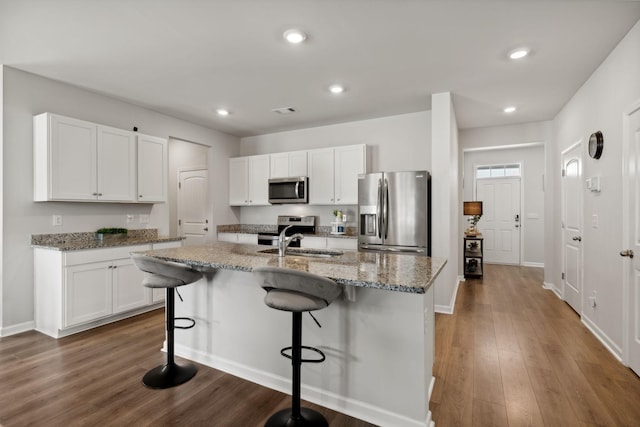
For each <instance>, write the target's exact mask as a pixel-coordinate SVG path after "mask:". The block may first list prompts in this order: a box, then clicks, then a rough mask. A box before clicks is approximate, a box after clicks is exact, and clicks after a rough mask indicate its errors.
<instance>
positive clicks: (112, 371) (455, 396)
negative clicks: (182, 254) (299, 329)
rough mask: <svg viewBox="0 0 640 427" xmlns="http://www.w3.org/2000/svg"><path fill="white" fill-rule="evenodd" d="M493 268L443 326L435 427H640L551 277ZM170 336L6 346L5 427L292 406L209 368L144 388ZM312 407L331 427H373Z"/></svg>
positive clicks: (128, 325) (122, 334) (0, 398)
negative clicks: (545, 285)
mask: <svg viewBox="0 0 640 427" xmlns="http://www.w3.org/2000/svg"><path fill="white" fill-rule="evenodd" d="M485 267H486V268H485V278H484V280H483V281H479V280H469V281H467V282H465V283H462V284H461V286H460V288H459V290H458V296H457V301H456V310H455V314H453V315H436V358H435V364H434V375H435V376H436V378H437V380H436V386H435V388H434V392H433V396H432V399H431V402H430V407H431V411H432V412H433V418H434V420H435V422H436V425H437V426H438V427H440V426H476V425H477V426H502V425H505V426H506V425H511V426H517V425H547V426H573V425H576V426H590V425H603V426H639V425H640V379H638V377H637V376H635V375H634V374H633V372H631V371H630V370H629V369H627V368H625V367H623V366H622V365H620V363H618V362H617V361H616V360H615V359H614V358H613V356H611V355H610V354H609V353H608V351H607V350H606V349H605V348H604V347H603V346H602V345H601V344H600V343H599V342H598V341H597V340H596V339H595V337H593V335H591V333H590V332H588V331H587V330H586V328H585V327H584V326H582V324H581V323H580V319H579V318H578V316H577V315H576V314H575V313H574V312H573V311H572V310H571V309H570V308H569V307H568V306H567V305H566V304H565V303H564V302H562V301H560V300H559V299H558V298H557V297H556V296H555V295H554V294H553V293H551V292H550V291H545V290H543V289H542V288H541V283H542V270H541V269H536V268H524V267H506V266H496V265H489V266H485ZM163 328H164V319H163V314H162V311H155V312H152V313H147V314H144V315H141V316H137V317H136V318H133V319H128V320H125V321H121V322H118V323H115V324H112V325H108V326H104V327H101V328H97V329H94V330H92V331H88V332H84V333H81V334H77V335H74V336H71V337H67V338H62V339H59V340H55V339H52V338H49V337H47V336H44V335H41V334H39V333H37V332H27V333H23V334H19V335H15V336H11V337H6V338H1V339H0V425H2V426H4V427H12V426H27V425H34V426H40V425H46V426H96V425H100V426H133V425H135V426H138V425H153V426H223V427H226V426H243V427H244V426H260V425H263V424H264V421H265V420H266V419H267V418H268V417H269V415H270V414H272V413H273V412H275V411H277V410H278V409H281V408H284V407H286V406H288V405H289V399H290V397H289V396H287V395H285V394H282V393H279V392H276V391H273V390H270V389H267V388H265V387H261V386H259V385H256V384H254V383H251V382H248V381H244V380H241V379H239V378H236V377H233V376H231V375H228V374H225V373H223V372H220V371H217V370H215V369H211V368H208V367H205V366H199V368H200V370H199V372H198V374H197V375H196V376H195V378H194V379H192V380H191V381H189V382H188V383H186V384H183V385H181V386H179V387H175V388H172V389H168V390H150V389H147V388H145V387H144V386H142V384H141V382H140V380H141V378H142V375H143V374H144V373H145V372H146V371H147V370H148V369H149V368H151V367H153V366H156V365H158V364H161V363H162V362H163V360H164V354H163V353H161V352H160V351H159V349H160V346H161V343H162V340H163V338H164V329H163ZM178 333H179V332H178ZM303 375H304V372H303ZM308 405H309V406H311V407H313V408H315V409H317V410H319V411H321V412H322V413H324V414H325V416H326V417H327V419H328V420H329V422H330V425H331V426H335V427H339V426H354V427H358V426H369V425H370V424H367V423H365V422H363V421H360V420H356V419H354V418H351V417H348V416H346V415H343V414H340V413H337V412H334V411H331V410H328V409H326V408H320V407H318V406H316V405H313V404H308Z"/></svg>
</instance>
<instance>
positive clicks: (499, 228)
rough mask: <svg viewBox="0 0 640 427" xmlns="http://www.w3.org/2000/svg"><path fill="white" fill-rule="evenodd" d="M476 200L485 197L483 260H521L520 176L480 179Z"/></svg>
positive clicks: (505, 262) (483, 203)
mask: <svg viewBox="0 0 640 427" xmlns="http://www.w3.org/2000/svg"><path fill="white" fill-rule="evenodd" d="M476 200H480V201H482V218H481V219H480V222H479V223H478V231H479V232H480V233H482V236H483V237H484V262H488V263H494V264H520V224H521V221H520V219H521V218H520V178H483V179H478V180H477V181H476Z"/></svg>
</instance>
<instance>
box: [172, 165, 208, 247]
mask: <svg viewBox="0 0 640 427" xmlns="http://www.w3.org/2000/svg"><path fill="white" fill-rule="evenodd" d="M208 194H209V174H208V171H207V170H206V169H197V170H186V171H180V172H179V177H178V230H179V233H180V235H181V236H183V237H184V238H185V241H184V244H185V246H191V245H201V244H204V243H205V242H206V241H207V240H208V237H209V236H210V235H211V234H210V228H211V227H210V224H209V218H210V216H211V215H210V213H209V211H210V210H209V197H208Z"/></svg>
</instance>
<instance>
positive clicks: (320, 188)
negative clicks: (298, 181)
mask: <svg viewBox="0 0 640 427" xmlns="http://www.w3.org/2000/svg"><path fill="white" fill-rule="evenodd" d="M308 156H309V157H308V159H309V162H308V164H309V204H310V205H332V204H334V195H333V185H334V184H333V181H334V174H333V148H325V149H320V150H310V151H309V152H308Z"/></svg>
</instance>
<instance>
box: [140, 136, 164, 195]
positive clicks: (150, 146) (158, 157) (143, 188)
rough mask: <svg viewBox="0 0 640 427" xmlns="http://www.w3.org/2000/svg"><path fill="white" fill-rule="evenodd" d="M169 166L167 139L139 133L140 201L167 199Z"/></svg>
mask: <svg viewBox="0 0 640 427" xmlns="http://www.w3.org/2000/svg"><path fill="white" fill-rule="evenodd" d="M167 168H168V160H167V140H166V139H162V138H156V137H154V136H148V135H138V194H137V200H138V202H142V203H164V202H166V201H167V180H168V170H167Z"/></svg>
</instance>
